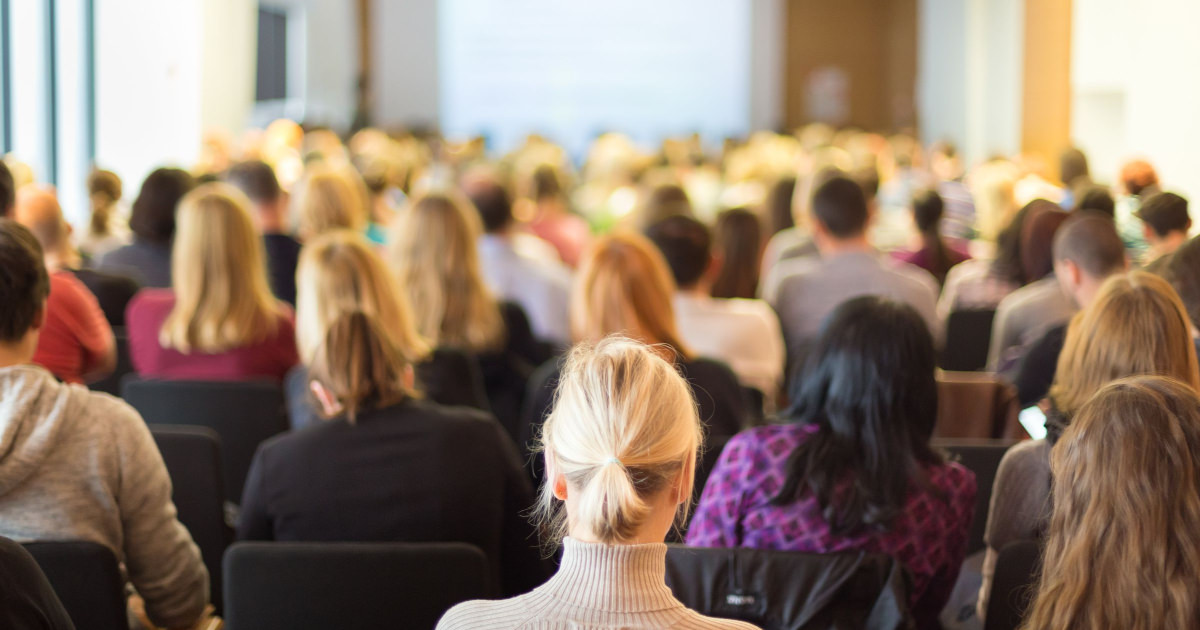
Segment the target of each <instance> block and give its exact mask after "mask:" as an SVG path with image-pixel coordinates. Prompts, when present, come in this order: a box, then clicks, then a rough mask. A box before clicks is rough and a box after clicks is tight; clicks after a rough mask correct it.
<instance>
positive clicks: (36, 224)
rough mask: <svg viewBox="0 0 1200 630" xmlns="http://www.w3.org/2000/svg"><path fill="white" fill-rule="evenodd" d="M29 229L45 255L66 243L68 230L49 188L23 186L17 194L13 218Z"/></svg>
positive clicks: (55, 197) (59, 207) (56, 199)
mask: <svg viewBox="0 0 1200 630" xmlns="http://www.w3.org/2000/svg"><path fill="white" fill-rule="evenodd" d="M12 218H14V219H16V221H17V223H20V224H21V225H23V226H25V227H27V228H29V231H30V232H33V235H34V236H35V237H37V240H38V242H39V243H41V244H42V249H43V250H45V251H46V252H47V253H51V252H57V251H59V250H60V249H61V248H62V247H63V246H64V245H65V244H66V243H67V242H68V237H69V235H70V228H69V227H68V226H67V222H66V221H65V220H64V219H63V213H62V207H61V206H59V205H58V197H57V196H55V194H54V191H53V190H52V189H49V188H41V187H38V186H25V187H23V188H21V190H20V191H18V192H17V204H16V208H15V209H14V210H13V217H12Z"/></svg>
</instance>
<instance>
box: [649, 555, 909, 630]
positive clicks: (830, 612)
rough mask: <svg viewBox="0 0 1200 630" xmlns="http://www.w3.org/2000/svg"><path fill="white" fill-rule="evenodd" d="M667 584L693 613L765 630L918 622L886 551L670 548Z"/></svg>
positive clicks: (900, 572) (881, 628) (887, 627)
mask: <svg viewBox="0 0 1200 630" xmlns="http://www.w3.org/2000/svg"><path fill="white" fill-rule="evenodd" d="M667 586H669V587H670V588H671V591H672V592H673V593H674V594H675V597H676V598H678V599H679V601H681V602H683V604H684V605H685V606H687V607H688V608H691V609H693V610H695V611H697V612H700V613H702V614H705V615H709V616H713V617H723V618H726V619H740V620H742V621H748V622H750V623H753V624H755V625H757V626H758V627H760V628H763V630H802V629H803V630H808V629H817V628H820V629H822V630H824V629H826V628H874V629H877V630H894V629H896V628H907V627H909V624H910V623H911V622H912V616H911V613H910V611H909V608H908V591H909V585H908V578H907V576H906V573H905V572H904V569H903V567H902V566H901V565H900V563H899V562H897V561H896V560H894V559H892V558H891V557H889V556H886V555H883V554H868V553H861V552H852V553H835V554H810V553H800V552H795V551H765V550H761V549H747V548H723V549H704V548H698V547H683V546H678V545H670V546H668V548H667Z"/></svg>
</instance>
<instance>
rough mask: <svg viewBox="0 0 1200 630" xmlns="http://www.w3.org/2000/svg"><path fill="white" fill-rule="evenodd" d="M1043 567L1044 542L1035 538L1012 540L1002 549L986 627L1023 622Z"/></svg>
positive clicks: (1008, 628) (1008, 629)
mask: <svg viewBox="0 0 1200 630" xmlns="http://www.w3.org/2000/svg"><path fill="white" fill-rule="evenodd" d="M1041 570H1042V545H1041V543H1040V542H1038V541H1036V540H1019V541H1016V542H1011V543H1008V544H1007V545H1005V546H1004V548H1003V549H1001V550H1000V554H999V556H997V558H996V571H995V573H993V574H992V592H991V595H989V596H988V606H987V619H986V620H985V621H984V624H983V627H984V630H1016V629H1017V628H1019V627H1020V626H1021V622H1023V621H1024V620H1025V613H1026V612H1028V611H1029V604H1031V603H1032V602H1033V595H1034V590H1035V588H1036V583H1037V576H1038V573H1039V572H1041Z"/></svg>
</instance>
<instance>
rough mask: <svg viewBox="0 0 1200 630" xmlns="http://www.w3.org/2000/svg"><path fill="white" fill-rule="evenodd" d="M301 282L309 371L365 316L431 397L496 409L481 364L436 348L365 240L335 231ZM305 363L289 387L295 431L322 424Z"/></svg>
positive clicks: (301, 331)
mask: <svg viewBox="0 0 1200 630" xmlns="http://www.w3.org/2000/svg"><path fill="white" fill-rule="evenodd" d="M297 277H298V278H299V280H300V282H299V288H300V292H299V294H298V296H297V298H298V301H297V306H296V345H297V346H298V348H299V350H300V358H301V360H302V361H303V362H304V364H305V365H307V364H308V363H309V362H311V361H312V357H313V354H314V353H316V350H317V348H318V347H319V346H320V345H321V342H323V341H324V340H325V334H326V332H328V330H329V326H330V324H332V323H333V322H334V321H335V320H337V318H338V316H340V315H341V314H342V313H345V312H348V311H363V312H364V313H366V314H368V315H370V316H372V317H374V318H376V319H378V320H379V323H380V325H382V326H383V329H384V331H385V332H387V333H388V334H389V335H391V337H392V344H393V345H394V346H395V348H396V350H397V351H399V352H400V353H402V354H403V355H404V356H405V358H406V359H407V360H408V361H409V363H410V364H412V365H413V366H414V370H415V372H416V385H415V387H416V389H417V390H418V391H420V392H421V393H422V394H423V395H425V397H427V398H428V399H429V400H431V401H433V402H435V403H438V404H442V405H465V406H468V407H474V408H476V409H482V410H484V411H489V410H490V407H489V405H488V399H487V391H486V390H485V389H484V387H483V374H482V372H481V371H480V369H479V362H478V361H477V360H476V359H475V357H474V356H472V355H470V354H467V353H465V352H463V351H461V350H456V349H453V348H430V347H429V343H428V342H427V341H425V339H424V338H422V337H421V335H420V333H418V332H417V330H416V324H415V322H414V320H413V315H412V308H411V307H410V306H409V304H408V298H407V296H406V295H405V294H404V293H403V292H401V291H400V288H399V285H398V284H397V283H396V279H395V277H393V276H392V274H391V272H390V271H388V268H387V266H386V265H385V264H384V262H383V260H382V259H380V258H379V255H378V254H376V253H375V251H374V250H373V249H372V247H371V246H370V245H369V244H368V243H367V241H366V239H365V237H363V236H362V235H360V234H357V233H355V232H351V231H350V230H333V231H330V232H327V233H326V234H323V235H321V236H319V237H317V238H315V239H313V240H312V241H310V242H309V243H308V245H306V246H305V247H304V252H303V253H302V254H301V256H300V268H299V271H298V273H297ZM305 365H298V366H296V367H295V368H294V369H293V370H292V371H291V372H289V373H288V375H287V379H286V380H285V382H284V391H285V392H286V394H287V405H288V417H289V418H290V419H291V423H292V428H293V429H298V428H301V427H305V426H308V425H310V424H314V423H315V422H317V421H318V420H319V419H320V414H319V412H318V411H319V410H318V408H317V407H316V406H315V404H314V403H315V401H314V400H313V398H312V392H311V391H310V390H309V382H310V379H309V375H308V368H307V367H305Z"/></svg>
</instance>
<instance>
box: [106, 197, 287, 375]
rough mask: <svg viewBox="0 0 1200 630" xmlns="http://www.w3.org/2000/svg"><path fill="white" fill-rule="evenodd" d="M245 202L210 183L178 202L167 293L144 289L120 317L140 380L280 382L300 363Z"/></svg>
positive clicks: (283, 308) (164, 290) (282, 304)
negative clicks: (268, 277)
mask: <svg viewBox="0 0 1200 630" xmlns="http://www.w3.org/2000/svg"><path fill="white" fill-rule="evenodd" d="M248 203H249V202H248V200H247V199H246V197H245V195H242V194H241V193H240V192H238V190H237V189H235V188H233V187H232V186H230V185H228V184H215V183H214V184H205V185H203V186H201V187H199V188H197V189H196V190H194V191H192V192H191V193H189V194H188V195H187V197H185V198H184V199H183V201H181V202H180V204H179V238H177V239H176V240H175V245H174V248H173V252H172V265H171V276H172V282H171V286H172V287H174V288H173V289H146V290H143V291H142V292H141V293H139V294H138V295H137V297H135V298H134V299H133V301H132V302H130V303H129V311H128V313H127V314H126V320H127V321H128V323H129V351H130V355H131V359H132V361H133V367H134V369H136V370H137V372H138V374H140V375H141V376H143V377H147V378H177V379H199V380H247V379H256V378H265V379H270V380H274V381H276V382H280V381H282V380H283V377H284V375H285V374H286V373H287V371H288V370H290V369H291V368H292V366H294V365H296V363H297V362H298V361H299V358H298V356H297V353H296V340H295V332H294V323H293V315H292V309H291V308H290V307H288V306H287V304H285V303H283V302H280V301H278V300H277V299H275V297H274V296H273V295H271V289H270V287H269V286H268V284H267V270H266V264H265V263H264V261H263V244H262V239H261V238H259V236H258V233H257V232H256V231H255V229H254V225H253V223H252V222H251V220H250V213H249V212H248V211H247V209H246V206H247V205H248Z"/></svg>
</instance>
